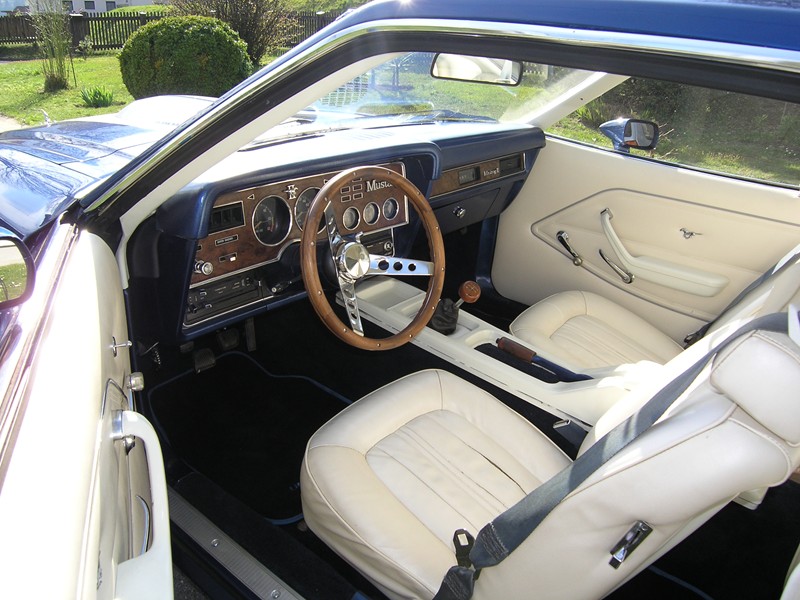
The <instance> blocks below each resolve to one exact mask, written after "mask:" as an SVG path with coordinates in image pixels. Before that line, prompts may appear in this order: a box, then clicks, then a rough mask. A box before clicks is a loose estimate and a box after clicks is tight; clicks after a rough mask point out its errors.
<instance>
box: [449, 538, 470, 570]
mask: <svg viewBox="0 0 800 600" xmlns="http://www.w3.org/2000/svg"><path fill="white" fill-rule="evenodd" d="M474 545H475V538H474V537H472V534H471V533H470V532H469V531H467V530H466V529H456V532H455V533H454V534H453V546H454V547H455V549H456V561H457V562H458V566H459V567H466V568H470V567H471V566H472V561H471V560H470V558H469V553H470V551H471V550H472V547H473V546H474Z"/></svg>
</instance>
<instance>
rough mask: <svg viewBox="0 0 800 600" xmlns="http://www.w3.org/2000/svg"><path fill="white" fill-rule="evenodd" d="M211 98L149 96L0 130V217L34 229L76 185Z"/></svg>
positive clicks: (124, 159) (115, 165) (22, 229)
mask: <svg viewBox="0 0 800 600" xmlns="http://www.w3.org/2000/svg"><path fill="white" fill-rule="evenodd" d="M213 100H214V99H213V98H200V97H188V96H187V97H182V96H171V97H161V98H148V99H145V100H140V101H138V102H134V103H133V104H131V105H130V106H129V107H127V108H126V109H123V110H122V111H120V112H119V113H117V114H115V115H106V116H102V117H93V118H88V119H78V120H73V121H62V122H60V123H55V124H52V125H49V126H46V125H43V126H40V127H30V128H26V129H17V130H12V131H6V132H4V133H0V221H2V223H3V224H4V225H5V226H6V227H7V228H8V229H11V230H12V231H14V232H15V233H17V234H18V235H20V236H22V237H25V236H27V235H29V234H31V233H33V232H34V231H36V230H37V229H39V228H40V227H42V226H43V225H45V224H47V223H48V222H49V221H50V220H52V219H53V218H55V217H56V216H57V215H59V214H60V213H62V212H63V211H64V210H66V208H67V207H68V206H69V205H70V204H71V203H72V201H73V199H74V197H75V194H76V192H78V190H80V189H81V188H84V187H86V186H87V185H89V184H92V183H94V182H96V181H98V180H100V179H103V178H105V177H107V176H108V175H110V174H111V173H113V172H115V171H117V170H119V169H120V168H121V167H123V166H124V165H126V164H127V163H129V162H130V161H131V159H133V158H135V157H136V156H138V155H139V154H141V153H142V152H144V151H145V150H146V149H147V148H149V147H150V146H152V145H153V144H154V143H155V142H157V141H158V140H159V139H161V138H162V137H163V136H164V135H166V134H167V133H169V132H170V131H172V130H173V129H174V128H175V127H176V126H177V125H179V124H180V123H181V122H183V121H185V120H186V119H188V118H189V117H191V116H193V115H194V114H195V113H196V112H198V110H202V109H204V108H206V107H207V106H208V105H209V104H210V103H211V102H212V101H213ZM154 103H158V111H154V110H153V105H154ZM152 114H157V115H158V118H157V119H153V118H148V115H152Z"/></svg>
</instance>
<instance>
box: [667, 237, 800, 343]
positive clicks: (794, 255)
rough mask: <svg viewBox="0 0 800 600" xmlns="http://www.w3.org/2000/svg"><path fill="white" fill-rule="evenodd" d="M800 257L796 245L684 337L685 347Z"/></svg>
mask: <svg viewBox="0 0 800 600" xmlns="http://www.w3.org/2000/svg"><path fill="white" fill-rule="evenodd" d="M799 258H800V246H795V247H794V248H793V249H792V251H791V253H790V254H787V255H785V256H784V257H783V258H782V259H780V260H779V261H778V262H776V263H775V264H774V265H773V266H772V267H770V268H769V269H767V270H766V271H764V273H762V274H761V275H759V276H758V277H757V278H756V279H755V280H754V281H751V282H750V285H748V286H747V287H746V288H744V289H743V290H742V291H741V292H739V293H738V294H737V295H736V297H735V298H734V299H733V300H731V301H730V302H729V303H728V306H726V307H725V308H723V309H722V312H721V313H719V314H718V315H717V317H716V318H715V319H713V320H711V321H709V322H708V323H706V324H705V325H703V326H702V327H701V328H700V329H698V330H697V331H695V332H694V333H690V334H689V335H687V336H686V337H685V338H683V347H684V348H688V347H689V346H691V345H692V344H694V343H695V342H696V341H697V340H699V339H702V338H703V337H704V336H705V335H706V334H707V333H708V330H709V329H711V328H712V327H713V326H714V325H715V324H716V323H718V322H719V321H720V319H722V317H724V316H725V314H726V313H727V312H728V311H729V310H730V309H732V308H733V307H734V306H736V305H737V304H739V302H741V301H742V300H743V299H744V297H745V296H747V294H749V293H750V292H752V291H753V290H754V289H756V288H757V287H758V286H760V285H761V284H762V283H764V282H765V281H767V280H768V279H771V278H772V277H775V276H776V275H778V274H779V273H782V272H783V271H785V270H786V269H788V268H789V267H790V266H792V265H793V264H795V262H797V259H799Z"/></svg>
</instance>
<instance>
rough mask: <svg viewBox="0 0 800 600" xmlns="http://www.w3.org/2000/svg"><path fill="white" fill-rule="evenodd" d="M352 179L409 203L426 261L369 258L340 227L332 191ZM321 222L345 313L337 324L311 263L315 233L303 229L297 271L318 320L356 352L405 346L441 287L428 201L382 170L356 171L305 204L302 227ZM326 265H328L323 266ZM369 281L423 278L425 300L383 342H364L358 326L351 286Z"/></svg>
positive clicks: (356, 235) (438, 236) (435, 226)
mask: <svg viewBox="0 0 800 600" xmlns="http://www.w3.org/2000/svg"><path fill="white" fill-rule="evenodd" d="M355 179H358V180H359V181H374V182H377V183H374V184H372V185H373V186H376V189H382V188H384V187H392V188H396V189H397V192H398V194H400V197H401V198H402V199H403V201H407V202H409V203H410V204H411V206H412V208H413V209H414V210H415V211H416V213H417V216H418V217H419V220H420V222H421V223H422V229H423V231H424V232H425V236H426V237H427V238H428V255H429V257H430V260H420V259H416V258H404V257H400V256H392V257H386V256H383V255H382V254H370V253H369V250H368V249H367V248H366V247H365V246H364V245H363V244H362V243H361V242H360V241H359V240H360V239H361V238H360V236H361V235H362V234H363V232H360V231H352V228H349V227H344V223H343V222H342V218H343V217H342V212H343V211H342V208H341V206H339V205H338V204H337V203H340V202H341V200H340V198H339V194H338V191H339V190H341V188H342V187H343V186H347V185H349V184H350V183H352V182H353V180H355ZM321 220H322V221H323V222H324V223H325V231H326V233H327V238H328V240H327V241H328V247H329V248H330V251H331V255H332V256H333V261H332V262H333V266H334V268H335V269H336V278H337V279H338V284H339V293H340V294H341V296H340V298H341V300H342V304H343V306H344V311H345V313H346V314H347V321H346V322H343V321H342V320H341V319H340V318H339V317H338V316H337V315H336V313H335V312H334V310H333V307H332V306H331V304H330V303H329V302H328V299H327V298H326V297H325V290H323V288H322V282H321V281H320V278H319V265H318V262H317V257H318V253H317V250H318V247H317V243H318V242H319V241H321V240H319V234H318V233H317V231H316V230H315V228H314V227H306V228H305V229H304V230H303V237H302V239H301V241H300V264H301V266H302V270H303V282H304V283H305V285H306V290H307V291H308V299H309V301H310V302H311V306H313V307H314V311H315V312H316V313H317V315H318V316H319V318H320V319H322V322H323V323H324V324H325V326H326V327H327V328H328V329H330V331H331V332H332V333H333V334H334V335H335V336H336V337H338V338H339V339H340V340H342V341H344V342H347V343H348V344H350V345H352V346H355V347H356V348H360V349H362V350H391V349H392V348H397V347H398V346H401V345H403V344H406V343H408V342H409V341H411V340H412V339H413V338H414V336H415V335H417V334H418V333H419V332H421V331H422V330H423V329H424V328H425V325H426V324H427V322H428V321H429V320H430V318H431V316H432V315H433V312H434V310H435V309H436V304H437V303H438V302H439V298H440V297H441V295H442V286H443V285H444V268H445V264H444V241H443V240H442V233H441V231H440V230H439V223H438V221H437V220H436V215H434V214H433V209H432V208H431V206H430V204H429V203H428V200H427V199H426V198H425V196H423V195H422V192H420V191H419V190H418V189H417V187H416V186H415V185H414V184H413V183H411V182H410V181H409V180H408V179H406V178H405V177H404V176H403V175H402V174H400V173H397V172H395V171H392V170H391V169H386V168H384V167H374V166H366V167H356V168H354V169H347V170H345V171H342V172H341V173H339V174H338V175H336V176H335V177H332V178H331V179H330V180H329V181H328V182H327V183H326V184H325V185H324V186H322V189H320V191H319V192H318V193H317V195H316V196H315V197H314V199H313V200H312V201H311V204H310V205H309V207H308V214H307V216H306V222H307V223H318V222H320V221H321ZM328 264H331V263H330V262H328ZM374 276H380V277H401V276H402V277H410V276H416V277H425V278H427V279H428V286H427V289H426V291H425V298H424V299H423V301H422V305H421V306H420V307H419V310H418V311H417V314H416V315H415V316H414V317H413V318H412V319H411V321H410V322H409V323H408V325H406V326H405V327H404V328H403V329H401V330H400V331H398V332H397V333H395V334H393V335H390V336H389V337H385V338H371V337H367V336H366V335H364V326H363V324H362V322H361V309H360V308H359V299H358V294H357V293H356V285H357V284H358V283H360V282H361V281H362V280H363V279H366V278H367V277H374Z"/></svg>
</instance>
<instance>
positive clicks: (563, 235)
mask: <svg viewBox="0 0 800 600" xmlns="http://www.w3.org/2000/svg"><path fill="white" fill-rule="evenodd" d="M556 239H557V240H558V241H559V242H560V243H561V245H562V246H564V249H565V250H566V251H567V252H569V254H570V256H571V257H572V264H573V265H575V266H576V267H580V266H581V265H582V264H583V259H582V258H581V255H580V254H578V253H577V252H575V250H573V249H572V246H570V245H569V234H568V233H567V232H566V231H563V230H562V231H559V232H558V233H557V234H556Z"/></svg>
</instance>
